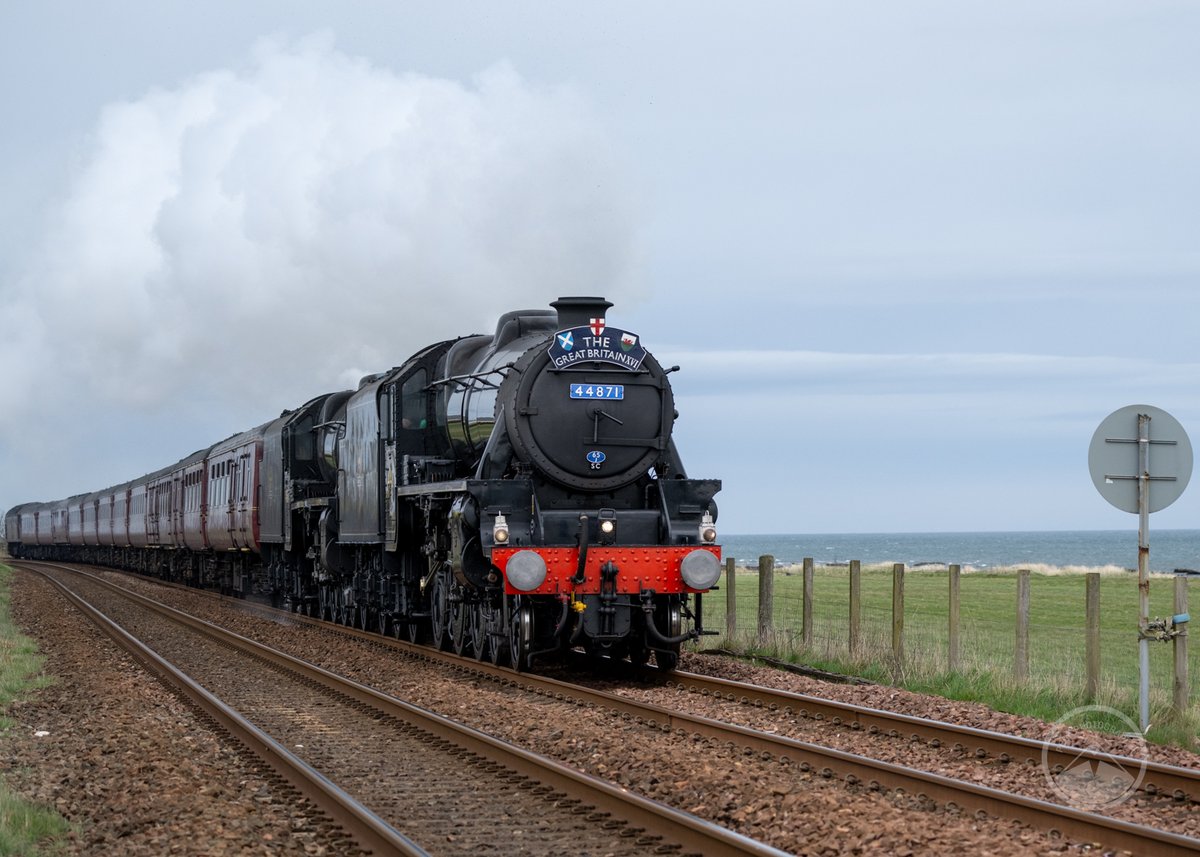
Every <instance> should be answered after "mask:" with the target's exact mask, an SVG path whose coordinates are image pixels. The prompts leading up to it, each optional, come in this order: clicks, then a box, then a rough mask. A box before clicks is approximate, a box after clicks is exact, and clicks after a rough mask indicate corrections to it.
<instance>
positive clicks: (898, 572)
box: [892, 562, 904, 681]
mask: <svg viewBox="0 0 1200 857" xmlns="http://www.w3.org/2000/svg"><path fill="white" fill-rule="evenodd" d="M903 672H904V563H902V562H898V563H896V564H895V565H893V566H892V675H893V678H894V680H895V681H899V680H900V678H901V676H902V675H903Z"/></svg>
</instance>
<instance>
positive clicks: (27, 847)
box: [0, 565, 67, 855]
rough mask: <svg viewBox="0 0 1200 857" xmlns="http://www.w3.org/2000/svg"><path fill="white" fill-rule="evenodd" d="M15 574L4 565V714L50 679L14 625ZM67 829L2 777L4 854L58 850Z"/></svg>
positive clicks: (0, 571)
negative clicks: (11, 608)
mask: <svg viewBox="0 0 1200 857" xmlns="http://www.w3.org/2000/svg"><path fill="white" fill-rule="evenodd" d="M11 578H12V569H10V568H9V567H8V566H6V565H0V714H2V713H3V712H6V711H8V706H9V705H10V704H11V703H12V701H13V700H15V699H19V698H21V697H22V696H25V695H27V694H28V693H30V692H31V691H33V690H34V689H36V688H38V687H41V686H43V685H44V684H45V683H46V682H47V681H48V679H47V678H46V677H45V676H44V675H43V674H42V672H41V669H42V661H41V658H40V657H39V656H38V654H37V649H36V647H35V646H34V644H33V641H31V640H30V639H29V638H28V637H25V636H24V635H22V634H21V633H20V631H19V630H17V628H16V627H14V625H13V623H12V619H11V618H10V616H9V609H8V605H9V582H10V580H11ZM11 728H12V723H11V722H10V721H9V720H7V719H5V718H3V717H0V730H3V731H8V730H9V729H11ZM66 830H67V824H66V822H65V821H63V819H62V818H61V817H60V816H59V815H58V814H57V813H55V812H53V811H51V810H46V809H42V808H40V807H36V806H32V805H30V804H29V803H27V802H25V801H24V800H22V799H21V798H20V797H18V796H16V795H14V794H13V793H12V792H11V791H10V790H9V789H8V786H7V785H6V784H5V782H4V781H3V780H0V855H8V854H21V855H38V854H46V855H50V854H54V853H55V852H56V849H55V848H54V844H53V840H54V837H56V836H59V835H61V834H62V833H64V832H65V831H66ZM39 845H40V847H39Z"/></svg>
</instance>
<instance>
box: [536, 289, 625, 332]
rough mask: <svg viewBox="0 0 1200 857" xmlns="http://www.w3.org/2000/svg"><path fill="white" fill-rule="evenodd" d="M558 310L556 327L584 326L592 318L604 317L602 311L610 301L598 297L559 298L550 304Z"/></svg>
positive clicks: (610, 304) (561, 328)
mask: <svg viewBox="0 0 1200 857" xmlns="http://www.w3.org/2000/svg"><path fill="white" fill-rule="evenodd" d="M550 306H552V307H554V308H555V309H556V310H558V329H559V330H566V329H567V328H570V327H586V326H587V325H588V324H590V323H591V320H592V319H593V318H604V311H605V310H606V309H608V308H609V307H610V306H612V301H606V300H605V299H604V298H600V297H572V298H559V299H558V300H556V301H555V302H554V303H552V304H550Z"/></svg>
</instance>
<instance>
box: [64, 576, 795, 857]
mask: <svg viewBox="0 0 1200 857" xmlns="http://www.w3.org/2000/svg"><path fill="white" fill-rule="evenodd" d="M71 571H72V572H73V573H74V574H80V575H84V576H86V577H88V578H90V579H91V580H92V581H94V582H95V583H97V584H99V585H101V586H104V587H106V588H108V589H111V590H114V591H116V592H119V593H120V594H121V596H122V597H126V598H129V599H130V600H133V601H135V602H136V603H138V604H140V605H142V606H143V607H145V608H147V609H149V610H153V611H154V612H156V613H158V614H160V615H162V616H164V617H166V618H168V619H170V620H171V621H174V622H177V623H179V624H181V625H184V626H185V627H188V628H191V629H192V630H195V631H197V632H199V633H202V634H205V635H207V636H210V637H212V638H214V639H218V640H220V641H221V642H223V643H225V644H227V645H230V646H232V647H234V648H236V649H240V650H242V651H246V652H249V653H251V654H252V655H253V656H254V657H257V658H259V659H261V660H263V661H265V662H267V663H270V664H273V665H275V666H277V667H279V668H281V669H285V670H289V671H291V672H293V673H297V674H299V675H300V676H301V677H302V678H304V679H308V680H312V681H314V682H316V683H318V684H320V685H322V686H323V687H325V688H327V689H328V690H330V691H332V692H334V693H338V694H342V695H344V696H347V697H349V698H350V699H353V700H355V701H356V702H359V703H362V704H364V705H368V706H370V707H372V708H374V709H376V710H378V711H380V712H382V713H383V714H385V715H387V716H389V717H394V718H397V719H400V720H404V721H405V722H408V723H412V724H413V725H414V726H416V727H417V728H419V729H421V730H423V731H425V732H427V733H429V734H431V735H433V736H435V737H436V738H440V739H442V740H444V741H448V742H450V743H452V744H455V745H457V746H459V747H461V748H463V749H465V750H467V751H469V752H472V753H475V754H477V755H479V756H483V757H486V758H488V759H490V760H491V761H493V762H496V763H498V764H501V765H503V766H505V767H507V768H509V769H511V770H514V771H516V772H518V773H520V774H523V775H525V776H528V777H530V778H532V779H536V780H538V781H539V782H541V783H543V784H544V785H547V786H550V787H552V788H553V789H556V790H559V791H563V792H566V793H567V794H568V795H570V796H571V797H574V798H577V799H578V800H580V801H583V802H586V803H588V804H592V805H594V806H596V807H597V808H598V809H599V810H601V811H602V812H604V813H606V814H608V815H611V816H613V817H615V818H618V819H622V820H624V821H625V822H627V823H628V824H630V825H631V826H632V827H635V828H637V827H640V828H644V830H645V831H646V833H645V834H643V835H654V836H661V837H662V838H664V839H669V840H670V841H673V842H677V843H679V844H681V845H682V846H683V848H684V850H685V852H686V851H695V852H697V853H700V854H704V855H706V857H707V855H718V857H745V856H746V855H753V857H784V855H786V852H784V851H780V850H779V849H776V848H773V847H771V846H769V845H766V844H765V843H762V842H759V841H757V840H754V839H751V838H750V837H747V836H743V835H742V834H739V833H736V832H734V831H732V830H729V829H728V828H725V827H722V826H720V825H718V824H714V823H713V822H710V821H706V820H704V819H702V818H700V817H698V816H695V815H692V814H691V813H687V812H683V811H681V810H678V809H675V808H673V807H670V806H667V805H666V804H662V803H659V802H658V801H654V800H651V799H649V798H645V797H642V796H640V795H636V794H633V793H631V792H628V791H626V790H625V789H623V788H621V787H619V786H616V785H614V784H612V783H610V782H608V781H606V780H602V779H599V778H596V777H592V776H591V775H589V774H585V773H583V772H582V771H577V770H575V769H573V768H571V767H569V766H567V765H564V764H561V763H559V762H556V761H554V760H553V759H550V758H549V757H546V756H542V755H540V754H538V753H534V752H532V751H529V750H525V749H523V748H521V747H518V746H516V745H515V744H510V743H508V742H506V741H502V740H500V739H498V738H495V737H493V736H491V735H488V734H486V733H484V732H481V731H479V730H477V729H474V728H472V727H470V726H466V725H464V724H461V723H456V722H455V721H453V720H450V719H448V718H446V717H442V716H441V715H439V714H436V713H434V712H432V711H428V710H426V709H423V708H420V707H418V706H415V705H412V704H411V703H407V702H404V701H403V700H400V699H396V698H395V697H391V696H388V695H386V694H384V693H381V692H379V691H377V690H375V689H374V688H371V687H368V686H366V685H363V684H360V683H358V682H355V681H352V680H350V679H347V678H345V677H343V676H339V675H337V674H335V673H332V672H330V671H328V670H326V669H323V668H322V667H319V666H316V665H315V664H311V663H309V662H307V661H304V660H301V659H299V658H295V657H292V656H291V655H288V654H285V653H284V652H280V651H278V650H276V649H272V648H270V647H269V646H265V645H263V644H262V643H259V642H257V641H255V640H251V639H249V638H247V637H243V636H241V635H240V634H236V633H234V632H232V631H229V630H227V629H225V628H221V627H220V626H218V625H214V624H212V623H211V622H206V621H204V620H203V619H198V618H196V617H194V616H190V615H188V614H187V613H184V612H182V611H180V610H176V609H175V608H173V607H169V606H167V605H165V604H162V603H160V602H158V601H155V600H154V599H152V598H148V597H146V596H144V595H140V594H138V593H136V592H132V591H130V590H127V589H124V588H122V587H119V586H116V585H115V584H112V583H110V582H108V581H105V580H102V579H100V578H97V577H95V576H94V575H91V574H88V573H87V572H80V571H78V570H74V569H72V570H71ZM56 583H57V581H56ZM59 585H60V587H61V584H59ZM375 639H379V637H378V636H377V635H376V636H375ZM415 648H418V649H419V648H420V647H415Z"/></svg>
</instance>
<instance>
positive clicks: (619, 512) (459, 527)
mask: <svg viewBox="0 0 1200 857" xmlns="http://www.w3.org/2000/svg"><path fill="white" fill-rule="evenodd" d="M551 306H552V309H551V310H527V311H518V312H511V313H508V314H506V315H504V316H503V317H501V318H500V320H499V322H498V323H497V326H496V330H495V333H494V334H492V335H476V336H468V337H464V338H460V339H455V340H448V341H445V342H439V343H437V344H434V345H430V346H428V347H426V348H424V349H422V350H421V351H418V352H417V353H416V354H414V355H413V356H412V357H410V358H409V359H408V360H407V361H405V362H404V363H403V364H402V365H400V366H398V367H396V368H393V369H391V370H389V371H387V372H382V373H379V374H377V375H371V376H368V377H366V378H364V379H363V380H362V382H361V383H360V384H359V386H358V388H357V389H356V390H353V391H342V392H337V393H328V394H324V395H321V396H318V397H317V398H314V399H312V400H311V401H309V402H307V403H306V404H304V405H303V406H301V407H299V408H297V409H295V410H293V411H285V412H284V413H283V414H282V415H281V416H280V417H279V418H278V419H276V420H273V421H271V422H269V423H266V424H264V425H261V426H258V427H256V428H254V429H251V430H249V431H246V432H243V433H240V434H238V435H234V436H233V437H231V438H227V439H226V440H224V441H221V442H220V443H218V444H215V445H213V446H212V447H209V448H206V449H203V450H199V451H197V452H195V453H193V454H192V455H190V456H188V457H187V458H185V459H183V460H181V461H179V462H177V463H175V464H173V465H171V466H169V467H166V468H163V469H162V470H160V471H156V472H154V473H152V474H148V475H147V476H144V477H141V478H140V479H136V480H133V481H131V482H128V483H123V484H121V485H117V486H114V487H111V488H107V489H104V490H102V491H99V492H95V493H93V494H87V495H77V496H75V497H71V498H68V499H67V500H63V501H57V502H52V503H29V504H24V505H22V506H18V507H16V508H14V509H12V510H10V511H9V512H8V514H7V515H6V518H5V532H6V541H7V542H8V546H9V551H10V553H11V554H12V555H13V556H17V557H31V558H46V559H50V558H56V559H74V560H80V561H90V562H96V563H103V564H110V565H114V566H119V567H125V568H131V569H134V570H138V571H141V572H144V573H147V574H153V575H157V576H161V577H164V578H167V579H172V580H177V581H181V582H187V583H190V584H193V585H197V586H206V587H219V588H221V589H223V590H225V591H229V592H234V593H237V594H242V595H249V594H263V595H270V596H271V597H272V598H273V599H274V600H275V601H276V602H277V603H279V604H282V605H287V606H289V607H290V608H291V609H292V610H294V611H301V612H304V613H306V614H309V615H312V616H318V617H321V618H325V619H328V620H332V621H335V622H340V623H343V624H348V625H355V626H358V627H361V628H364V629H372V630H378V631H380V632H382V633H385V634H393V635H396V636H407V637H408V638H409V639H411V640H413V641H415V642H417V641H431V642H432V643H434V644H435V645H438V646H442V647H449V648H452V649H454V650H455V651H456V652H458V653H460V654H470V655H473V656H475V657H477V658H480V659H490V660H492V661H495V662H501V661H507V662H511V663H512V664H513V665H514V666H516V667H517V668H518V669H525V668H528V667H529V666H530V665H531V664H532V663H533V662H534V661H535V660H536V659H538V658H542V657H551V656H558V655H562V654H564V653H566V652H568V651H570V650H572V649H576V648H581V649H583V650H584V651H586V652H588V653H589V654H591V655H594V656H596V657H604V658H624V659H629V660H631V661H633V662H634V663H638V664H642V663H645V662H647V661H648V660H649V658H650V657H651V655H653V656H654V660H655V662H656V664H657V665H658V666H659V667H660V668H663V669H668V670H669V669H672V668H674V666H675V665H676V663H677V661H678V656H679V651H680V645H681V643H683V642H684V641H686V640H689V639H696V638H698V637H699V636H700V635H701V634H703V633H705V631H704V629H703V612H702V596H703V593H704V592H706V591H708V590H709V589H711V588H712V587H713V586H715V584H716V583H717V581H718V579H719V576H720V569H721V561H720V547H719V546H718V544H717V532H716V518H717V508H716V504H715V502H714V500H713V498H714V496H715V494H716V493H717V491H718V490H719V489H720V482H719V481H718V480H715V479H693V478H689V477H688V475H687V473H686V471H685V470H684V467H683V463H682V460H681V459H680V456H679V454H678V452H677V450H676V447H675V443H674V441H673V439H672V430H673V427H674V423H675V419H676V412H675V402H674V398H673V395H672V391H671V385H670V382H669V378H668V376H669V375H670V373H671V372H673V371H675V370H676V369H678V367H671V368H669V369H664V368H663V367H662V366H661V365H660V364H659V363H658V361H657V360H656V359H655V358H654V356H653V355H652V354H651V353H650V352H648V351H647V350H646V348H645V346H644V344H643V343H642V342H641V341H640V338H639V337H638V336H637V335H636V334H635V333H633V332H630V331H626V330H622V329H618V328H615V327H612V326H610V325H609V324H608V322H607V318H606V315H607V310H608V308H609V307H611V306H612V304H611V303H609V302H608V301H606V300H604V299H603V298H596V297H565V298H560V299H559V300H557V301H555V302H554V303H553V304H551Z"/></svg>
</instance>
